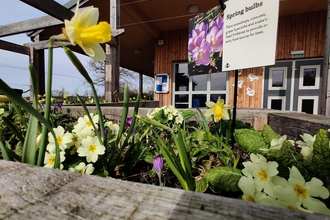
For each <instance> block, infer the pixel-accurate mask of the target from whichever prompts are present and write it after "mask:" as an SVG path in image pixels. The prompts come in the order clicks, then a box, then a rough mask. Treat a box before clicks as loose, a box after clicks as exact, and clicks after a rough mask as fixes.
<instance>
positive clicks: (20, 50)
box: [0, 40, 30, 55]
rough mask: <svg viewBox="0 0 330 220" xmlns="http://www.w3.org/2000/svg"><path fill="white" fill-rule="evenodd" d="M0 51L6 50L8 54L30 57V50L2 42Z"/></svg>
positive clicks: (0, 41)
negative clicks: (13, 53)
mask: <svg viewBox="0 0 330 220" xmlns="http://www.w3.org/2000/svg"><path fill="white" fill-rule="evenodd" d="M0 49H2V50H8V51H10V52H15V53H20V54H25V55H30V48H28V47H25V46H21V45H18V44H14V43H11V42H7V41H3V40H0Z"/></svg>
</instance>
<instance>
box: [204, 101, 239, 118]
mask: <svg viewBox="0 0 330 220" xmlns="http://www.w3.org/2000/svg"><path fill="white" fill-rule="evenodd" d="M205 104H206V106H207V107H209V109H208V110H206V112H205V113H204V115H205V116H211V115H214V121H215V122H218V121H220V120H221V119H222V118H224V119H227V120H228V119H230V118H229V114H228V110H229V109H232V108H233V106H231V105H227V104H224V100H223V99H221V98H220V96H219V97H218V101H217V103H214V102H205Z"/></svg>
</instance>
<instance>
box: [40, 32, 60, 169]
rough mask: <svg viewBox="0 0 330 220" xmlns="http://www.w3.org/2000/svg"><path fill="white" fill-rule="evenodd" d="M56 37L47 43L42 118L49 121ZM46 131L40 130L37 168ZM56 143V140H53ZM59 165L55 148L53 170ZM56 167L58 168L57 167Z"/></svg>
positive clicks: (44, 145) (44, 127) (42, 159)
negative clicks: (44, 96)
mask: <svg viewBox="0 0 330 220" xmlns="http://www.w3.org/2000/svg"><path fill="white" fill-rule="evenodd" d="M55 40H56V37H54V36H53V37H51V38H50V39H49V41H48V69H47V84H46V85H47V87H46V103H45V113H44V118H45V119H46V120H47V121H49V117H50V108H51V96H52V77H53V45H54V41H55ZM47 133H48V129H47V127H46V126H43V128H42V139H41V143H40V148H39V156H38V166H42V165H43V163H44V157H45V151H46V144H47V136H48V135H47ZM55 141H56V140H55ZM59 165H60V153H59V149H58V147H56V154H55V168H59ZM57 166H58V167H57Z"/></svg>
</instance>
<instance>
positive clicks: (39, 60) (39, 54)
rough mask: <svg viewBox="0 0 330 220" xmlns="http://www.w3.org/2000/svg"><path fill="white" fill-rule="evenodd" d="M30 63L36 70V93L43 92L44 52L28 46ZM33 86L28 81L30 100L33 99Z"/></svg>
mask: <svg viewBox="0 0 330 220" xmlns="http://www.w3.org/2000/svg"><path fill="white" fill-rule="evenodd" d="M30 64H31V65H32V66H33V67H34V69H35V70H36V72H37V79H38V94H45V53H44V50H35V49H34V48H33V47H30ZM33 93H34V88H33V87H32V83H30V100H33Z"/></svg>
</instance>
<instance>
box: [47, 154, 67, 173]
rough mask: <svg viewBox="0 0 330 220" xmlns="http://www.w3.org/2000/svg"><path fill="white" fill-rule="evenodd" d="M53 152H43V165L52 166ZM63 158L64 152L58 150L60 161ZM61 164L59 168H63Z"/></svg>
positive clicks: (53, 160)
mask: <svg viewBox="0 0 330 220" xmlns="http://www.w3.org/2000/svg"><path fill="white" fill-rule="evenodd" d="M55 158H56V156H55V153H49V152H47V151H46V152H45V159H44V164H45V165H44V167H48V168H53V167H54V163H55ZM64 160H65V152H63V151H60V162H63V161H64ZM63 167H64V166H63V164H61V165H60V169H61V170H62V169H63Z"/></svg>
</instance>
